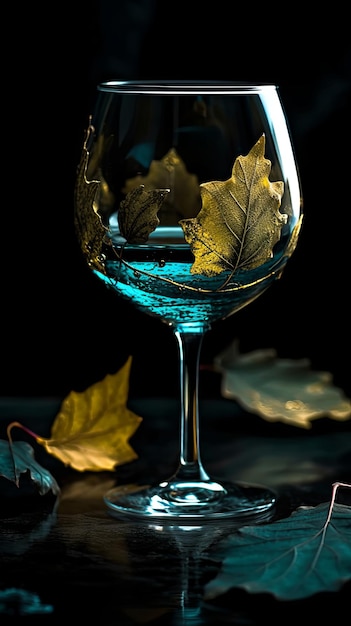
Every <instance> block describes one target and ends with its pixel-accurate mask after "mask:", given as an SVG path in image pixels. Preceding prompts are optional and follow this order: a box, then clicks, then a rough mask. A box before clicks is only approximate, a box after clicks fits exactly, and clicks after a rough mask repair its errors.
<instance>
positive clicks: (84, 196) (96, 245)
mask: <svg viewBox="0 0 351 626" xmlns="http://www.w3.org/2000/svg"><path fill="white" fill-rule="evenodd" d="M92 130H93V129H92V127H89V129H88V132H87V138H86V141H85V143H84V146H83V151H82V156H81V160H80V163H79V166H78V171H77V177H76V186H75V190H74V204H75V214H74V222H75V229H76V233H77V237H78V240H79V242H80V246H81V249H82V251H83V254H84V255H85V256H86V257H87V260H88V264H89V265H90V266H91V267H94V268H96V269H97V270H98V271H100V272H103V273H105V268H104V262H103V257H102V254H101V252H102V246H103V242H105V243H106V244H109V239H108V238H107V237H106V235H107V232H108V228H107V227H106V226H105V225H104V224H103V222H102V218H101V215H99V213H98V204H97V198H98V194H99V191H100V183H101V181H100V180H88V178H87V167H88V161H89V152H88V150H87V141H88V139H89V136H90V134H91V132H92Z"/></svg>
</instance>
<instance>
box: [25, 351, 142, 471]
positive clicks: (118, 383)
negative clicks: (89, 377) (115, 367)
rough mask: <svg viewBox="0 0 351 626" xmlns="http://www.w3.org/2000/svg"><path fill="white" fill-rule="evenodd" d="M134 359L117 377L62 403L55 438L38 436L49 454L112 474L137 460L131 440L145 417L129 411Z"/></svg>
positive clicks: (53, 431)
mask: <svg viewBox="0 0 351 626" xmlns="http://www.w3.org/2000/svg"><path fill="white" fill-rule="evenodd" d="M131 363H132V358H131V357H129V358H128V359H127V361H126V363H125V364H124V365H123V366H122V367H121V369H120V370H119V371H118V372H117V373H116V374H108V375H107V376H106V377H105V378H104V379H103V380H102V381H100V382H98V383H96V384H94V385H92V386H91V387H89V388H88V389H86V391H84V392H76V391H72V392H71V393H70V394H69V395H68V396H67V397H66V398H65V399H64V400H63V402H62V405H61V408H60V411H59V413H58V415H57V416H56V418H55V421H54V423H53V425H52V428H51V437H50V438H49V439H44V438H42V437H36V440H37V442H38V443H39V444H41V445H42V446H43V447H44V448H45V449H46V451H47V452H48V453H49V454H52V455H53V456H55V457H57V458H58V459H59V460H60V461H62V462H63V463H64V464H65V465H70V466H71V467H73V468H74V469H76V470H78V471H80V472H83V471H95V472H96V471H106V470H110V471H112V470H113V469H114V468H115V466H116V465H121V464H123V463H128V462H129V461H132V460H134V459H135V458H137V454H136V453H135V451H134V450H133V448H132V447H131V446H130V445H129V439H130V437H131V436H132V435H133V434H134V432H135V431H136V429H137V428H138V426H139V424H140V422H141V421H142V418H141V417H139V416H138V415H136V414H135V413H133V412H132V411H130V410H129V409H128V408H127V399H128V390H129V374H130V368H131Z"/></svg>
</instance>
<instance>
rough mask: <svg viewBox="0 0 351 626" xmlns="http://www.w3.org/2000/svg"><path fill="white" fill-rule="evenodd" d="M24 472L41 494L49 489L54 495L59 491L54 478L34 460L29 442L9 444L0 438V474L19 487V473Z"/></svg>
mask: <svg viewBox="0 0 351 626" xmlns="http://www.w3.org/2000/svg"><path fill="white" fill-rule="evenodd" d="M26 472H29V474H30V477H31V480H32V481H33V482H34V483H35V485H36V486H37V487H38V490H39V493H40V494H41V495H45V494H46V493H48V492H49V491H52V492H53V494H54V495H57V494H59V493H60V488H59V486H58V484H57V482H56V480H55V478H54V477H53V476H52V475H51V474H50V472H49V471H48V470H46V469H44V468H43V467H41V465H39V463H37V462H36V460H35V458H34V450H33V448H32V446H31V445H30V444H29V443H27V442H25V441H14V442H12V443H11V445H10V443H9V442H8V441H2V440H0V475H1V476H3V477H4V478H7V479H8V480H10V481H11V482H13V483H15V485H16V486H17V487H19V478H20V475H21V474H25V473H26Z"/></svg>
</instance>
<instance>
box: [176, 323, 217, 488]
mask: <svg viewBox="0 0 351 626" xmlns="http://www.w3.org/2000/svg"><path fill="white" fill-rule="evenodd" d="M206 330H207V329H204V328H203V327H199V328H197V327H195V328H192V329H191V330H190V331H189V330H185V331H183V330H179V329H177V330H175V332H174V334H175V336H176V339H177V342H178V348H179V367H180V399H181V420H180V460H179V467H178V470H177V472H176V474H175V477H174V478H176V479H177V480H184V481H199V482H201V481H208V480H209V476H208V475H207V473H206V472H205V470H204V468H203V466H202V463H201V457H200V430H199V407H198V404H199V363H200V351H201V345H202V340H203V337H204V333H205V331H206Z"/></svg>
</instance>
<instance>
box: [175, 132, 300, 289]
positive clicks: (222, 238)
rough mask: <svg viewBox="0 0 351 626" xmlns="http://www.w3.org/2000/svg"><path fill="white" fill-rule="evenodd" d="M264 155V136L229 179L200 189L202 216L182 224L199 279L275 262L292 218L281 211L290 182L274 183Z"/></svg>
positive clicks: (235, 165)
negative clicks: (284, 229) (276, 247)
mask: <svg viewBox="0 0 351 626" xmlns="http://www.w3.org/2000/svg"><path fill="white" fill-rule="evenodd" d="M264 150H265V137H264V135H262V137H261V138H260V139H259V140H258V142H257V143H256V144H255V145H254V146H253V148H252V149H251V150H250V152H249V154H248V155H247V156H240V157H238V158H237V159H236V161H235V163H234V166H233V171H232V177H231V178H230V179H229V180H227V181H224V182H220V181H215V182H208V183H203V184H202V185H200V191H201V196H202V208H201V210H200V212H199V214H198V215H197V217H195V218H190V219H185V220H181V221H180V224H181V226H182V228H183V231H184V236H185V239H186V241H187V243H189V245H190V246H191V249H192V252H193V254H194V257H195V261H194V263H193V265H192V268H191V271H192V273H193V274H204V275H206V276H215V275H217V274H220V273H221V272H223V271H225V270H231V271H232V272H233V273H234V272H235V271H236V270H238V269H240V270H251V269H254V268H257V267H259V266H260V265H262V264H263V263H265V262H266V261H268V260H269V259H270V258H272V256H273V252H272V250H273V246H274V245H275V244H276V243H277V241H279V239H280V235H281V229H282V226H283V224H286V223H287V219H288V216H287V214H285V213H284V214H283V213H280V212H279V207H280V206H281V199H282V195H283V192H284V183H283V182H281V181H279V182H274V183H271V182H270V181H269V180H268V176H269V174H270V170H271V163H270V161H269V160H267V159H265V158H264Z"/></svg>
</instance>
